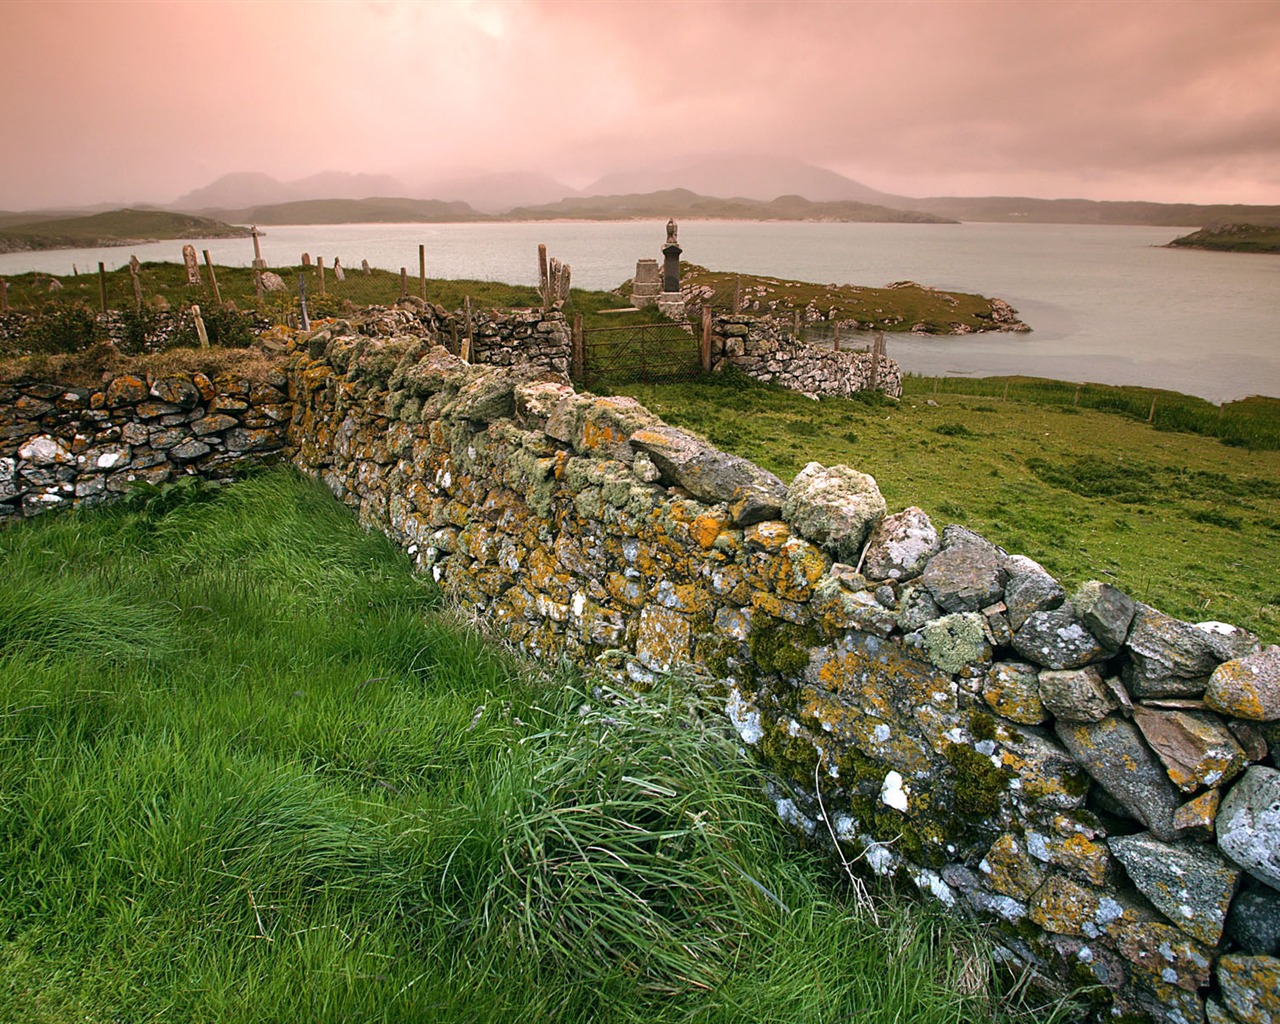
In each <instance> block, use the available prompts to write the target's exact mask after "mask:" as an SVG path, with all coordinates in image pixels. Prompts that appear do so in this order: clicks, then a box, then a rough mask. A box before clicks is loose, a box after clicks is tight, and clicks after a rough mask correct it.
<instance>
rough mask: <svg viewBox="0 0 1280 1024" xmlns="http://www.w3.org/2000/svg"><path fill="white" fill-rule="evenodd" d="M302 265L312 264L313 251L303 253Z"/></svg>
mask: <svg viewBox="0 0 1280 1024" xmlns="http://www.w3.org/2000/svg"><path fill="white" fill-rule="evenodd" d="M302 265H303V266H304V267H309V266H311V253H309V252H304V253H303V254H302Z"/></svg>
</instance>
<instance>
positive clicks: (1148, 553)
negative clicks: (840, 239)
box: [625, 374, 1280, 642]
mask: <svg viewBox="0 0 1280 1024" xmlns="http://www.w3.org/2000/svg"><path fill="white" fill-rule="evenodd" d="M939 383H941V382H939ZM945 383H946V384H947V385H949V386H950V387H954V388H956V389H957V391H958V390H959V389H964V390H965V391H968V392H970V393H969V394H962V393H957V391H951V390H947V389H939V390H938V391H937V392H935V391H934V387H935V382H934V381H932V380H923V379H920V378H908V380H907V388H906V395H905V397H904V400H903V401H902V402H901V403H899V404H893V403H889V402H876V401H872V402H859V401H851V400H844V399H824V400H823V401H821V402H814V401H812V400H810V399H807V398H805V397H803V396H802V395H797V394H794V393H791V392H787V391H782V390H779V389H774V388H770V387H766V386H765V385H760V384H756V383H755V382H753V381H750V380H748V379H745V378H743V377H742V376H740V375H738V374H730V375H728V376H727V377H723V378H720V379H719V380H718V381H716V382H714V383H712V384H709V385H708V384H706V383H700V384H668V385H648V386H643V385H633V386H630V387H628V388H626V389H625V390H626V391H627V393H629V394H633V395H635V396H636V397H638V398H639V399H640V400H641V401H642V402H644V403H645V404H647V405H648V406H649V407H650V408H651V409H653V410H654V411H655V412H657V413H658V414H660V415H661V416H663V417H664V418H665V419H667V420H668V421H670V422H672V423H676V424H679V425H681V426H685V427H688V428H689V429H692V430H695V431H698V432H700V433H702V434H704V435H705V436H707V437H709V438H710V439H711V440H712V441H714V442H715V443H716V444H718V445H721V446H722V447H724V448H725V449H727V450H729V451H732V452H736V453H738V454H740V455H744V456H746V457H747V458H750V459H753V460H755V461H756V462H758V463H760V464H761V465H763V466H765V467H767V468H768V469H770V470H772V471H774V472H775V473H777V474H778V475H779V476H781V477H782V479H783V480H784V481H789V480H790V479H791V478H792V477H793V476H794V475H795V474H796V473H797V472H798V471H799V470H800V469H801V468H803V466H804V465H805V463H806V462H808V461H809V460H811V459H812V460H818V461H820V462H823V463H825V464H833V463H841V462H842V463H846V464H848V465H850V466H853V467H854V468H856V469H859V470H862V471H863V472H866V473H870V474H871V475H872V476H874V477H875V478H876V480H877V481H878V483H879V485H880V489H881V491H882V492H883V493H884V495H885V498H886V500H887V501H888V504H889V508H890V509H901V508H904V507H906V506H908V505H918V506H920V507H921V508H923V509H924V510H925V511H926V512H928V513H929V514H930V516H932V517H933V518H934V520H935V522H936V523H937V524H938V525H939V526H941V525H942V524H945V523H951V522H957V523H962V524H964V525H966V526H969V527H971V528H973V529H976V530H978V531H979V532H980V533H983V534H985V535H986V536H987V537H989V538H990V539H991V540H993V541H995V542H996V543H998V544H1000V545H1002V546H1003V547H1005V548H1006V549H1007V550H1009V551H1011V552H1016V553H1020V554H1026V555H1030V556H1031V557H1032V558H1035V559H1037V560H1039V561H1040V562H1042V563H1043V564H1044V565H1045V567H1046V568H1048V569H1049V570H1050V571H1051V572H1053V573H1054V574H1055V575H1057V576H1058V577H1059V578H1060V579H1062V580H1063V581H1064V582H1065V583H1066V584H1068V586H1069V588H1070V587H1071V586H1074V585H1076V584H1079V583H1081V582H1083V581H1084V580H1086V579H1091V578H1096V579H1102V580H1106V581H1108V582H1111V583H1114V584H1116V585H1117V586H1119V587H1121V588H1122V589H1124V590H1126V591H1127V592H1129V593H1130V594H1132V595H1133V596H1134V597H1136V598H1139V599H1141V600H1143V601H1146V602H1148V603H1150V604H1153V605H1155V606H1157V607H1159V608H1161V609H1162V610H1164V611H1166V612H1169V613H1170V614H1173V615H1176V616H1179V617H1181V618H1184V619H1188V620H1190V621H1193V622H1199V621H1203V620H1206V619H1218V620H1223V621H1228V622H1234V623H1236V624H1238V625H1241V626H1244V627H1246V628H1248V629H1251V630H1254V631H1255V632H1257V633H1259V634H1261V635H1263V636H1264V637H1266V638H1268V639H1269V640H1271V641H1272V642H1275V641H1277V640H1280V584H1278V583H1277V580H1280V514H1277V509H1280V451H1277V450H1274V447H1275V446H1274V445H1273V448H1272V450H1248V449H1247V448H1243V447H1233V446H1230V445H1224V444H1223V443H1222V442H1221V441H1218V440H1215V439H1213V438H1210V437H1204V436H1200V435H1196V434H1190V433H1182V432H1178V431H1175V430H1172V429H1165V430H1157V429H1156V428H1155V427H1153V426H1151V425H1148V424H1147V423H1146V422H1145V416H1140V417H1138V418H1134V417H1132V416H1129V415H1123V414H1118V413H1116V412H1111V411H1105V409H1104V408H1099V409H1091V408H1086V407H1085V406H1086V405H1087V403H1088V400H1089V397H1090V396H1088V392H1087V391H1086V394H1085V396H1082V400H1081V404H1080V405H1076V404H1074V401H1075V398H1074V394H1073V392H1074V385H1064V384H1056V383H1055V382H1050V381H1044V382H1033V381H1018V380H1016V379H1015V380H1014V381H1013V382H1012V386H1010V387H1009V389H1008V390H1007V391H1005V389H1004V382H1003V381H1000V380H985V381H984V380H978V381H973V380H963V381H954V382H953V381H947V382H945ZM1092 387H1093V386H1092V385H1091V386H1090V388H1092ZM1127 390H1131V391H1135V392H1136V391H1138V390H1139V389H1114V388H1113V389H1107V388H1099V389H1098V391H1099V395H1100V398H1101V399H1102V401H1100V402H1099V404H1102V405H1104V406H1105V405H1106V404H1108V403H1114V402H1116V401H1117V393H1119V392H1123V391H1127ZM974 392H976V393H974ZM983 392H986V393H985V394H984V393H983ZM1146 394H1147V396H1150V397H1156V394H1155V393H1152V392H1147V393H1146ZM1161 394H1164V395H1165V396H1166V397H1165V398H1164V399H1163V401H1165V403H1166V404H1171V405H1172V404H1173V403H1174V397H1168V393H1161ZM1006 396H1007V397H1006ZM1150 397H1147V398H1146V399H1145V403H1144V402H1143V399H1141V398H1138V399H1137V400H1136V402H1135V403H1134V404H1141V405H1142V408H1143V409H1144V410H1145V408H1146V407H1147V405H1149V402H1150ZM1175 397H1176V396H1175ZM1160 401H1161V399H1159V398H1157V411H1158V410H1159V408H1160ZM1188 402H1191V403H1196V402H1198V400H1196V399H1189V400H1188ZM1204 405H1205V406H1207V407H1208V403H1204ZM1233 406H1240V407H1241V408H1239V409H1236V408H1233ZM1209 408H1213V407H1209ZM1222 414H1223V416H1224V417H1225V416H1232V417H1234V416H1237V415H1238V416H1240V417H1241V418H1242V419H1241V423H1242V425H1240V426H1239V427H1237V428H1233V429H1237V430H1239V431H1241V432H1245V431H1250V430H1256V431H1257V432H1258V434H1259V436H1264V437H1268V438H1269V437H1271V436H1273V435H1275V434H1276V433H1278V432H1280V400H1276V399H1251V400H1249V401H1247V402H1244V403H1232V406H1228V407H1226V408H1225V409H1224V410H1223V413H1222ZM1248 424H1256V426H1253V427H1250V426H1248ZM1240 443H1247V442H1245V441H1244V440H1243V438H1242V439H1240Z"/></svg>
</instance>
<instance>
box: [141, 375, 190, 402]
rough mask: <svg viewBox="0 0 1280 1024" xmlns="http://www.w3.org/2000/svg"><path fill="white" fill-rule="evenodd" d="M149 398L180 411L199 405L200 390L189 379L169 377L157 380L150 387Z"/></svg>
mask: <svg viewBox="0 0 1280 1024" xmlns="http://www.w3.org/2000/svg"><path fill="white" fill-rule="evenodd" d="M151 397H152V398H158V399H160V401H162V402H168V403H170V404H171V405H176V406H178V407H179V408H180V409H194V408H195V407H196V406H197V405H199V404H200V389H199V388H197V387H196V386H195V384H193V383H192V382H191V379H190V378H189V377H179V376H176V375H170V376H167V377H161V378H159V379H158V380H157V381H156V382H155V383H154V384H152V385H151Z"/></svg>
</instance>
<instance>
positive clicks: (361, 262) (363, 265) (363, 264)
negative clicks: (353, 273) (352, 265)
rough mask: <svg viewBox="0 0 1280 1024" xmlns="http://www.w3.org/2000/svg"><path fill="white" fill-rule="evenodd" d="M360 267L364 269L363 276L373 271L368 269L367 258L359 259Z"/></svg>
mask: <svg viewBox="0 0 1280 1024" xmlns="http://www.w3.org/2000/svg"><path fill="white" fill-rule="evenodd" d="M360 269H361V270H363V271H364V273H365V276H366V277H368V276H369V275H370V274H371V273H373V271H372V270H370V269H369V261H368V260H361V261H360Z"/></svg>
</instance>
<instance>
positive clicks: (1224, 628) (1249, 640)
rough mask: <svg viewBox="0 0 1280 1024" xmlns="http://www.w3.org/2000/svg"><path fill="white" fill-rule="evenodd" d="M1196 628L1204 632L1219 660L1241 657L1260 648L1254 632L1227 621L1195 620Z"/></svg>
mask: <svg viewBox="0 0 1280 1024" xmlns="http://www.w3.org/2000/svg"><path fill="white" fill-rule="evenodd" d="M1196 629H1198V630H1200V631H1201V632H1202V633H1204V635H1205V637H1206V638H1207V639H1208V641H1209V646H1210V647H1212V648H1213V654H1214V657H1216V658H1217V659H1218V660H1219V661H1231V660H1232V659H1234V658H1243V657H1244V656H1245V655H1246V654H1253V653H1254V652H1255V651H1259V650H1261V649H1262V642H1261V641H1260V640H1259V639H1258V637H1257V636H1256V635H1255V634H1253V633H1250V632H1249V631H1248V630H1247V629H1241V628H1240V627H1239V626H1233V625H1232V624H1231V623H1229V622H1197V623H1196Z"/></svg>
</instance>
